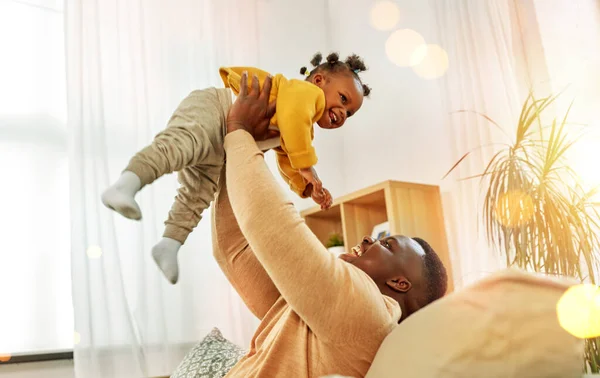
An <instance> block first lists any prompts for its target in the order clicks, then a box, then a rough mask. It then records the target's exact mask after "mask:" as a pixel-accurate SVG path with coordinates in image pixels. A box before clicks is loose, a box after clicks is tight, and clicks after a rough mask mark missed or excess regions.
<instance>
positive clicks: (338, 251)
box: [327, 245, 346, 257]
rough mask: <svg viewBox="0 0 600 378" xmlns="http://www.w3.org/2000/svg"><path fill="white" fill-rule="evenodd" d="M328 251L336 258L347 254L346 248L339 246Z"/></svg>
mask: <svg viewBox="0 0 600 378" xmlns="http://www.w3.org/2000/svg"><path fill="white" fill-rule="evenodd" d="M327 250H328V251H329V252H331V253H333V254H334V255H335V256H336V257H337V256H339V255H341V254H343V253H346V247H344V246H343V245H342V246H339V247H330V248H327Z"/></svg>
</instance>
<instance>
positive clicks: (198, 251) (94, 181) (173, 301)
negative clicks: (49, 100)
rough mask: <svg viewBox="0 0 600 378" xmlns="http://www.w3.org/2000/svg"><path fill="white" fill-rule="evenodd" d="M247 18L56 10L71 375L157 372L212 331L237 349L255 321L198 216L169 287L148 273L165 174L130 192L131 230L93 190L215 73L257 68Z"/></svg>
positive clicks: (216, 8)
mask: <svg viewBox="0 0 600 378" xmlns="http://www.w3.org/2000/svg"><path fill="white" fill-rule="evenodd" d="M228 6H229V8H228ZM253 15H254V16H256V2H254V1H233V0H228V1H223V2H213V1H193V0H176V1H169V2H167V1H160V0H150V1H145V2H143V3H142V2H141V1H140V2H133V1H120V2H117V1H110V2H109V1H98V0H70V1H67V3H66V47H67V83H68V113H69V161H70V172H71V184H70V188H71V220H72V222H71V224H72V226H71V229H72V281H73V302H74V309H75V331H76V340H75V341H76V345H75V369H76V376H77V377H132V376H135V377H142V376H156V375H165V374H169V373H170V372H172V371H173V369H174V367H175V366H176V365H177V364H178V363H179V362H180V361H181V359H182V358H183V355H184V354H185V352H186V351H187V350H188V349H189V347H190V346H191V345H193V343H195V342H197V341H198V340H200V339H201V338H202V337H203V336H204V335H205V334H206V333H208V331H209V330H210V329H211V328H212V327H215V326H216V327H219V328H221V329H222V330H223V332H224V334H225V335H226V336H227V337H228V338H230V339H231V340H233V341H235V342H237V343H239V344H241V345H245V344H246V343H248V342H249V339H250V337H251V335H252V332H253V330H254V327H255V326H256V324H257V321H256V319H254V318H253V317H252V316H251V315H250V313H249V312H248V311H247V309H246V308H245V306H244V305H243V303H242V302H241V300H240V299H239V297H237V294H236V293H235V292H234V291H233V290H232V289H231V287H230V285H229V283H228V282H227V281H226V279H225V278H224V276H223V275H222V274H221V272H220V270H219V269H218V267H217V265H216V263H215V262H214V261H213V259H212V246H211V239H210V220H209V218H210V217H206V219H204V220H203V221H202V222H201V223H200V225H199V227H198V228H197V229H196V230H195V232H194V233H193V234H192V236H191V237H190V238H189V240H188V242H187V243H186V245H185V246H184V248H183V249H182V250H181V252H180V261H179V262H180V267H181V280H180V282H179V283H178V284H177V286H170V285H169V284H168V283H167V281H166V280H165V279H164V278H163V277H162V275H161V273H160V272H159V271H158V269H157V268H156V267H155V266H154V263H153V261H152V259H151V257H150V249H151V247H152V246H153V245H154V243H155V242H156V241H158V240H159V238H160V236H161V233H162V229H163V224H162V223H163V221H164V219H165V217H166V215H167V213H168V210H169V208H170V205H171V202H172V199H173V198H174V195H175V190H176V188H177V186H178V184H177V182H176V179H175V176H174V175H170V176H168V177H165V178H162V179H161V180H158V181H157V182H156V183H155V184H154V185H152V186H150V187H148V188H145V189H144V190H143V191H142V192H141V193H140V195H139V196H138V200H139V203H140V206H141V208H142V211H143V216H144V219H143V221H142V222H132V221H128V220H125V219H122V218H121V217H120V216H118V215H117V214H115V213H112V212H110V211H109V210H107V209H106V208H104V207H103V205H102V204H101V202H100V194H101V191H102V190H103V189H104V188H106V187H107V186H108V185H109V184H110V183H111V182H112V181H113V180H115V179H116V178H117V177H118V175H119V173H120V171H121V169H122V168H123V167H124V166H125V165H126V163H127V161H128V159H129V158H130V157H131V156H132V155H133V154H134V153H135V152H136V151H137V150H139V149H140V148H142V147H143V146H145V145H146V144H148V143H149V142H150V141H151V140H152V137H153V136H154V135H155V134H156V133H158V131H160V130H161V129H163V128H164V127H165V125H166V121H167V120H168V118H169V116H170V114H171V112H172V111H173V110H174V109H175V107H176V106H177V104H178V103H179V101H181V99H183V98H184V97H185V96H186V95H187V94H188V93H189V92H190V91H192V90H194V89H197V88H205V87H208V86H211V85H217V84H218V83H217V81H216V80H218V74H217V68H218V66H219V65H221V64H230V63H232V62H234V61H236V62H244V63H245V64H257V61H256V60H257V57H256V54H255V53H253V51H256V40H254V39H252V38H251V36H252V35H253V33H252V30H254V29H255V28H256V17H253ZM242 38H243V43H242ZM234 46H240V47H239V48H233V47H234Z"/></svg>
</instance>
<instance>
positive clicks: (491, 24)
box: [430, 0, 547, 287]
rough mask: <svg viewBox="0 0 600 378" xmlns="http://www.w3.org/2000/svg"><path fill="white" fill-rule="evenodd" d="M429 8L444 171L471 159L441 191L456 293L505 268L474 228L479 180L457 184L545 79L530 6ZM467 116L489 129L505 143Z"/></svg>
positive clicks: (439, 3) (478, 224)
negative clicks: (437, 56)
mask: <svg viewBox="0 0 600 378" xmlns="http://www.w3.org/2000/svg"><path fill="white" fill-rule="evenodd" d="M430 4H431V6H432V8H433V9H434V11H435V14H436V21H437V22H436V30H437V34H438V38H439V41H440V45H441V46H443V47H444V48H445V49H446V51H447V53H448V57H449V62H450V64H449V69H448V72H447V73H446V75H445V76H444V77H443V78H442V79H440V84H441V86H442V89H443V93H444V96H443V98H444V108H445V111H447V113H446V114H445V120H446V123H445V125H444V126H445V127H448V128H449V130H450V140H449V143H450V145H451V148H452V152H453V153H452V156H453V160H452V161H450V162H448V169H450V168H451V167H452V165H453V164H454V163H455V162H457V161H458V160H459V158H460V157H461V156H463V155H464V154H465V153H467V152H469V151H474V152H473V153H472V154H471V155H470V156H469V157H468V158H466V159H465V160H464V161H463V162H462V164H461V165H460V166H459V168H458V169H457V170H456V171H455V173H454V174H452V175H451V176H449V178H447V179H446V182H445V183H444V185H445V190H444V192H446V193H447V194H446V195H445V198H444V204H445V215H446V219H447V228H448V234H449V242H450V244H451V251H452V253H453V254H454V255H455V256H454V258H453V261H454V262H455V263H456V264H455V266H454V273H455V279H456V286H457V287H461V286H464V285H467V284H469V283H472V282H474V281H476V280H478V279H480V278H482V277H484V276H486V275H488V274H489V273H491V272H493V271H495V270H498V269H500V268H502V267H503V266H505V262H504V258H502V257H501V256H500V255H499V253H498V252H497V251H496V250H494V249H493V248H491V247H490V246H489V245H488V243H487V240H486V237H485V232H484V229H483V227H482V224H483V222H482V219H481V204H482V195H481V186H480V181H479V179H478V178H476V179H471V180H461V179H463V178H467V177H471V176H473V175H477V174H480V173H482V172H483V170H484V169H485V166H486V164H487V162H489V159H491V157H492V156H493V153H494V151H496V150H497V148H498V147H499V143H507V142H511V141H512V140H513V139H512V138H513V137H512V135H513V134H514V133H513V130H514V129H515V127H516V123H517V120H518V115H519V111H520V109H521V104H522V101H524V99H525V96H526V94H527V93H528V90H529V88H530V87H533V88H535V89H536V90H538V91H546V89H547V76H545V73H546V70H545V66H544V62H545V59H544V56H543V53H541V44H540V40H539V31H538V28H537V25H536V18H535V12H534V9H533V6H532V2H531V1H519V2H516V1H515V2H513V1H506V2H504V1H478V0H461V1H451V0H431V1H430ZM546 94H547V93H546ZM463 111H467V112H463ZM473 112H478V113H482V114H485V115H486V116H488V117H490V118H491V119H493V120H494V121H496V122H497V123H498V124H499V125H500V126H501V127H502V128H503V130H504V132H505V133H506V134H507V135H504V132H502V131H499V130H498V128H496V127H495V126H493V125H492V124H491V123H490V122H488V121H487V120H486V119H485V118H484V117H481V116H479V115H476V114H474V113H473ZM481 147H482V148H481Z"/></svg>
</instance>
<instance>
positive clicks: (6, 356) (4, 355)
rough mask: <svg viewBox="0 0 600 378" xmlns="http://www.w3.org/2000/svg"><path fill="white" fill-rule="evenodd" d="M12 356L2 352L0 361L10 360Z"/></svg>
mask: <svg viewBox="0 0 600 378" xmlns="http://www.w3.org/2000/svg"><path fill="white" fill-rule="evenodd" d="M11 358H12V355H10V354H6V353H0V362H8V361H10V359H11Z"/></svg>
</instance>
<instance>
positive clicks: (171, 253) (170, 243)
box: [152, 238, 181, 284]
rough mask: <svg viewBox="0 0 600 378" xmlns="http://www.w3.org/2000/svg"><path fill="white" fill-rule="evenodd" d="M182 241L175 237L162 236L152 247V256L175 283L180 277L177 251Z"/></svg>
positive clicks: (166, 275) (168, 278)
mask: <svg viewBox="0 0 600 378" xmlns="http://www.w3.org/2000/svg"><path fill="white" fill-rule="evenodd" d="M179 248H181V243H180V242H178V241H177V240H174V239H169V238H162V240H161V241H160V242H158V244H156V245H155V246H154V247H153V248H152V257H153V258H154V262H156V265H158V268H159V269H160V270H161V271H162V272H163V274H164V275H165V277H166V278H167V280H169V282H170V283H172V284H175V283H177V280H178V279H179V267H178V265H177V252H179Z"/></svg>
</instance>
